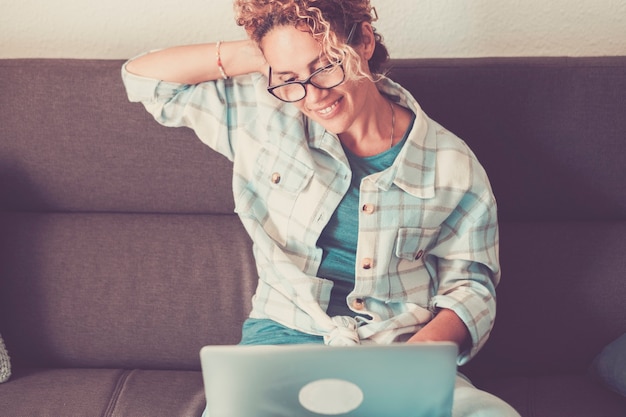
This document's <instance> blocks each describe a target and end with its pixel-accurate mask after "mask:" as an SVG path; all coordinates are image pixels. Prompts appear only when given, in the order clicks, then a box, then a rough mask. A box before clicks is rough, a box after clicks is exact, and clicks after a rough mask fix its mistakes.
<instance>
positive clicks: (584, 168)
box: [0, 57, 626, 374]
mask: <svg viewBox="0 0 626 417" xmlns="http://www.w3.org/2000/svg"><path fill="white" fill-rule="evenodd" d="M121 64H122V62H121V61H99V60H57V59H48V60H46V59H43V60H0V91H2V94H1V95H0V105H1V107H0V108H1V109H2V112H1V114H0V210H1V212H0V227H1V229H0V230H2V234H1V237H0V251H1V254H0V333H1V334H3V336H4V338H5V341H6V343H7V345H8V347H9V349H10V350H11V353H12V357H13V358H14V360H15V361H16V362H17V363H18V364H22V365H24V366H40V365H41V366H89V367H107V366H125V367H150V368H164V369H169V368H185V369H197V368H198V350H199V348H200V347H201V346H202V345H204V344H223V343H237V341H238V338H239V331H240V325H241V322H242V321H243V320H244V318H245V316H246V315H247V313H248V311H249V308H250V296H251V294H252V293H253V291H254V288H255V285H256V271H255V268H254V264H253V260H252V257H251V251H250V241H249V239H248V237H247V236H246V234H245V233H244V231H243V229H242V228H241V226H240V225H239V222H238V219H237V218H236V216H235V215H234V214H233V202H232V195H231V191H230V183H231V173H232V171H231V168H230V164H229V163H228V161H226V160H225V159H224V158H223V157H221V156H219V155H217V154H215V153H213V152H212V151H210V150H209V149H207V148H206V147H204V146H203V145H202V144H201V143H200V142H199V141H198V140H196V139H195V137H194V135H193V133H192V132H191V131H189V130H188V129H170V128H164V127H161V126H158V125H157V124H156V123H155V122H154V121H153V120H152V119H151V117H150V116H148V115H147V114H146V113H145V111H144V110H143V108H142V107H141V106H140V105H137V104H131V103H128V102H127V100H126V96H125V93H124V90H123V87H122V84H121V80H120V75H119V72H120V67H121ZM391 76H392V78H395V79H397V80H399V81H400V82H401V83H402V84H403V85H405V86H406V87H408V88H409V89H410V90H411V91H412V92H413V94H414V95H415V97H416V98H417V100H418V101H419V102H420V103H421V105H422V107H423V108H424V110H425V111H426V112H427V113H428V114H429V115H430V116H431V117H433V118H434V119H435V120H437V121H439V122H440V123H442V124H443V125H444V126H446V127H447V128H449V129H450V130H451V131H453V132H455V133H457V134H458V135H459V136H460V137H462V138H463V139H465V140H466V141H467V142H468V143H469V145H470V146H471V147H472V149H473V150H474V151H475V152H476V154H477V156H478V158H479V159H480V160H481V162H482V163H483V165H484V166H485V168H486V170H487V172H488V174H489V175H490V178H491V180H492V185H493V188H494V192H495V194H496V198H497V199H498V204H499V211H500V219H501V258H502V268H503V278H502V283H501V285H500V287H499V289H498V294H499V295H498V301H499V307H498V311H499V312H498V319H497V322H496V328H495V330H494V332H493V335H492V340H491V341H490V342H489V343H488V344H487V346H486V348H485V350H484V352H483V353H481V354H480V355H479V356H478V357H477V359H476V360H475V361H473V363H472V365H471V367H472V369H471V371H473V372H485V373H503V374H506V373H513V372H516V373H519V372H527V373H548V372H551V371H555V370H563V369H582V368H583V367H584V366H586V364H587V363H588V361H589V360H590V359H591V357H592V356H593V355H594V354H595V353H597V351H598V350H599V349H600V348H601V346H603V345H604V344H606V343H607V342H608V341H610V340H611V339H613V338H615V337H617V336H618V335H619V334H621V333H623V332H624V331H626V306H625V304H626V303H623V300H624V299H626V286H624V285H623V284H622V282H623V278H622V277H623V274H624V272H625V271H626V261H625V260H624V259H625V258H624V257H623V253H625V252H626V240H625V239H624V236H625V235H626V223H625V222H624V220H625V218H626V188H625V182H624V180H623V178H624V176H625V174H626V171H625V166H626V164H624V155H626V142H625V141H624V139H625V138H626V118H625V117H624V115H625V114H626V58H624V57H618V58H578V59H567V58H517V59H506V58H501V59H469V60H467V59H462V60H447V59H443V60H441V59H440V60H409V61H394V62H393V68H392V70H391Z"/></svg>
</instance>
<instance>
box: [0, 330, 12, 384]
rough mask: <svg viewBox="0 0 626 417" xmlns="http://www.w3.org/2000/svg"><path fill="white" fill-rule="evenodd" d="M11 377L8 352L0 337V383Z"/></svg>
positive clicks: (0, 336)
mask: <svg viewBox="0 0 626 417" xmlns="http://www.w3.org/2000/svg"><path fill="white" fill-rule="evenodd" d="M10 377H11V358H9V352H7V348H6V346H5V344H4V340H2V335H0V383H2V382H6V381H8V380H9V378H10Z"/></svg>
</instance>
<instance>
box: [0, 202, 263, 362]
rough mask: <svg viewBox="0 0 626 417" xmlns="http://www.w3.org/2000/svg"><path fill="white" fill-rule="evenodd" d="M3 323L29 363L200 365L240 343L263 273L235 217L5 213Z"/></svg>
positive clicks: (15, 352)
mask: <svg viewBox="0 0 626 417" xmlns="http://www.w3.org/2000/svg"><path fill="white" fill-rule="evenodd" d="M0 230H2V231H3V232H2V234H0V251H1V252H2V253H3V261H2V263H0V276H2V277H3V278H8V279H6V281H4V282H3V284H2V285H3V288H2V291H0V328H2V329H3V335H4V336H5V338H6V340H7V343H8V347H9V349H10V352H11V355H12V360H13V363H14V364H15V365H16V367H17V366H18V365H23V366H31V367H32V366H49V367H66V366H68V367H92V368H93V367H107V368H121V367H125V368H153V369H198V368H199V366H200V364H199V356H198V352H199V351H200V348H201V347H202V346H203V345H205V344H229V343H237V342H239V339H240V336H241V324H242V323H243V320H244V319H245V318H246V316H247V315H248V312H249V311H250V300H251V294H252V292H253V291H254V287H255V285H256V269H255V266H254V262H253V260H252V253H251V252H252V251H251V248H250V240H249V238H248V236H247V234H246V233H245V232H244V231H243V228H242V226H241V223H240V221H239V219H238V218H237V217H236V216H235V215H220V216H212V215H169V214H168V215H158V214H154V215H149V214H141V215H136V214H121V213H108V214H107V213H65V214H64V213H0Z"/></svg>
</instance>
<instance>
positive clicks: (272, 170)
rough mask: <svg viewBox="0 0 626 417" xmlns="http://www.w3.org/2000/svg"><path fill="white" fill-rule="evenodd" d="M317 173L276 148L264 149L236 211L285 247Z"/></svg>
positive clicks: (239, 198)
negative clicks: (297, 207)
mask: <svg viewBox="0 0 626 417" xmlns="http://www.w3.org/2000/svg"><path fill="white" fill-rule="evenodd" d="M313 173H314V172H313V169H312V168H310V167H309V166H307V165H306V164H304V163H302V162H301V161H299V160H297V159H295V158H294V157H292V156H291V155H288V154H287V153H285V152H283V151H281V150H280V149H278V148H276V147H268V148H263V149H261V151H260V153H259V156H258V157H257V159H256V162H255V165H254V167H253V169H252V170H251V178H250V179H249V181H248V183H247V185H246V187H245V188H244V190H243V191H242V192H241V193H240V195H239V196H238V197H237V198H236V199H235V211H236V212H237V213H238V214H239V215H241V216H243V217H250V218H253V219H254V220H256V222H257V223H258V224H259V225H260V226H261V227H262V228H263V230H264V231H265V232H266V233H267V234H268V236H269V237H270V238H272V239H273V240H274V241H275V242H277V243H279V244H280V245H281V246H285V245H286V244H287V240H288V238H289V226H290V223H292V222H293V220H294V219H293V218H294V216H296V215H298V214H297V213H294V206H295V204H296V201H297V199H298V197H299V196H300V195H301V194H302V192H303V191H304V190H305V189H306V188H307V186H308V184H309V183H310V182H311V178H312V177H313Z"/></svg>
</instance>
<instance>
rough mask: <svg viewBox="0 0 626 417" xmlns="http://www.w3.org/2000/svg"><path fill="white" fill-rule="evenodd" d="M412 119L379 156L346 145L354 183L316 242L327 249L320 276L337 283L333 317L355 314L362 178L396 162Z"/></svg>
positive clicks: (332, 304)
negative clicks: (351, 302)
mask: <svg viewBox="0 0 626 417" xmlns="http://www.w3.org/2000/svg"><path fill="white" fill-rule="evenodd" d="M414 120H415V115H413V121H414ZM413 121H412V122H411V124H410V126H409V128H408V129H407V131H406V133H405V135H404V138H402V140H401V141H400V142H398V143H397V144H396V145H394V146H393V147H392V148H391V149H389V150H387V151H385V152H383V153H380V154H378V155H374V156H368V157H359V156H357V155H355V154H353V153H352V152H350V151H349V150H348V149H347V148H346V147H345V146H344V152H345V153H346V157H347V158H348V161H349V162H350V168H351V170H352V182H351V183H350V188H349V189H348V192H347V193H346V195H345V196H344V197H343V200H341V202H340V203H339V206H338V207H337V210H335V212H334V213H333V216H332V217H331V218H330V221H329V222H328V224H327V225H326V227H325V228H324V230H323V231H322V234H321V236H320V238H319V240H318V242H317V245H318V246H319V247H320V248H322V250H323V251H324V252H323V255H322V262H321V264H320V268H319V270H318V273H317V275H318V276H319V277H321V278H326V279H330V280H332V281H333V282H334V286H333V289H332V291H331V296H330V304H329V306H328V310H327V313H328V315H329V316H331V317H332V316H338V315H341V316H354V315H356V313H354V312H353V311H352V310H350V308H349V307H348V306H347V304H346V297H347V296H348V294H349V293H350V292H351V291H352V289H353V288H354V268H355V265H356V246H357V237H358V231H359V188H360V185H361V180H362V179H363V178H365V177H367V176H368V175H371V174H375V173H377V172H381V171H384V170H385V169H387V168H389V167H390V166H391V165H392V164H393V162H394V161H395V159H396V157H397V156H398V154H399V153H400V150H401V149H402V147H403V145H404V143H405V142H406V138H407V136H408V133H409V132H410V131H411V128H412V127H413Z"/></svg>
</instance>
